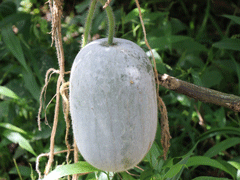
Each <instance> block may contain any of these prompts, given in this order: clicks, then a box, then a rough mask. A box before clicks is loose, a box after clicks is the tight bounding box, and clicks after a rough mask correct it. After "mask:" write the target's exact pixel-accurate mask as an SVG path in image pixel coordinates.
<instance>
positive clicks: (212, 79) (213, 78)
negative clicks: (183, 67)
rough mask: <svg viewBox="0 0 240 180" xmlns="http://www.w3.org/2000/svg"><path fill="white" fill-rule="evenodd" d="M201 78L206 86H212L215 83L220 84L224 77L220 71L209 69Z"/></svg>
mask: <svg viewBox="0 0 240 180" xmlns="http://www.w3.org/2000/svg"><path fill="white" fill-rule="evenodd" d="M201 79H202V82H203V85H204V87H207V88H211V87H213V86H215V85H218V84H220V82H221V81H222V79H223V76H222V74H221V73H220V72H219V71H214V70H210V69H207V70H206V71H204V73H203V74H202V77H201Z"/></svg>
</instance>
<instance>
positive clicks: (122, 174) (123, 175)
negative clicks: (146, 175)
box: [120, 172, 136, 180]
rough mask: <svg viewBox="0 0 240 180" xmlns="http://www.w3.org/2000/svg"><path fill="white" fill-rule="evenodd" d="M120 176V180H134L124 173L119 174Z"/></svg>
mask: <svg viewBox="0 0 240 180" xmlns="http://www.w3.org/2000/svg"><path fill="white" fill-rule="evenodd" d="M120 174H121V176H122V179H127V180H136V179H135V178H133V177H132V176H131V175H129V174H128V173H126V172H121V173H120Z"/></svg>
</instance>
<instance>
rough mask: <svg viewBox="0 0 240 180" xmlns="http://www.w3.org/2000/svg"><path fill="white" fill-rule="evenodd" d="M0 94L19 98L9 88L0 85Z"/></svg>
mask: <svg viewBox="0 0 240 180" xmlns="http://www.w3.org/2000/svg"><path fill="white" fill-rule="evenodd" d="M0 95H4V96H7V97H10V98H13V99H19V97H18V96H17V95H16V94H15V93H14V92H13V91H12V90H11V89H8V88H7V87H5V86H0Z"/></svg>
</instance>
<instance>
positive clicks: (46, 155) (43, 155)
mask: <svg viewBox="0 0 240 180" xmlns="http://www.w3.org/2000/svg"><path fill="white" fill-rule="evenodd" d="M73 150H74V149H70V151H73ZM65 152H68V150H62V151H58V152H55V153H54V155H56V154H61V153H65ZM48 156H49V153H42V154H40V155H38V157H37V159H36V171H37V173H38V179H42V175H41V171H40V170H39V162H40V158H41V157H48Z"/></svg>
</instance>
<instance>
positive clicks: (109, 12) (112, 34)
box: [99, 0, 115, 45]
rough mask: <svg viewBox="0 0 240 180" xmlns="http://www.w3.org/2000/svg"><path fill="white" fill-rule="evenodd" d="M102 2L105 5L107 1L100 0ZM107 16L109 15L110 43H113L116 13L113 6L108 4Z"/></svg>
mask: <svg viewBox="0 0 240 180" xmlns="http://www.w3.org/2000/svg"><path fill="white" fill-rule="evenodd" d="M99 1H100V3H101V4H102V5H103V6H104V5H105V3H106V1H105V0H99ZM106 12H107V17H108V44H109V45H111V44H112V43H113V36H114V31H115V21H114V14H113V11H112V8H111V7H110V6H109V5H108V6H107V7H106Z"/></svg>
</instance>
